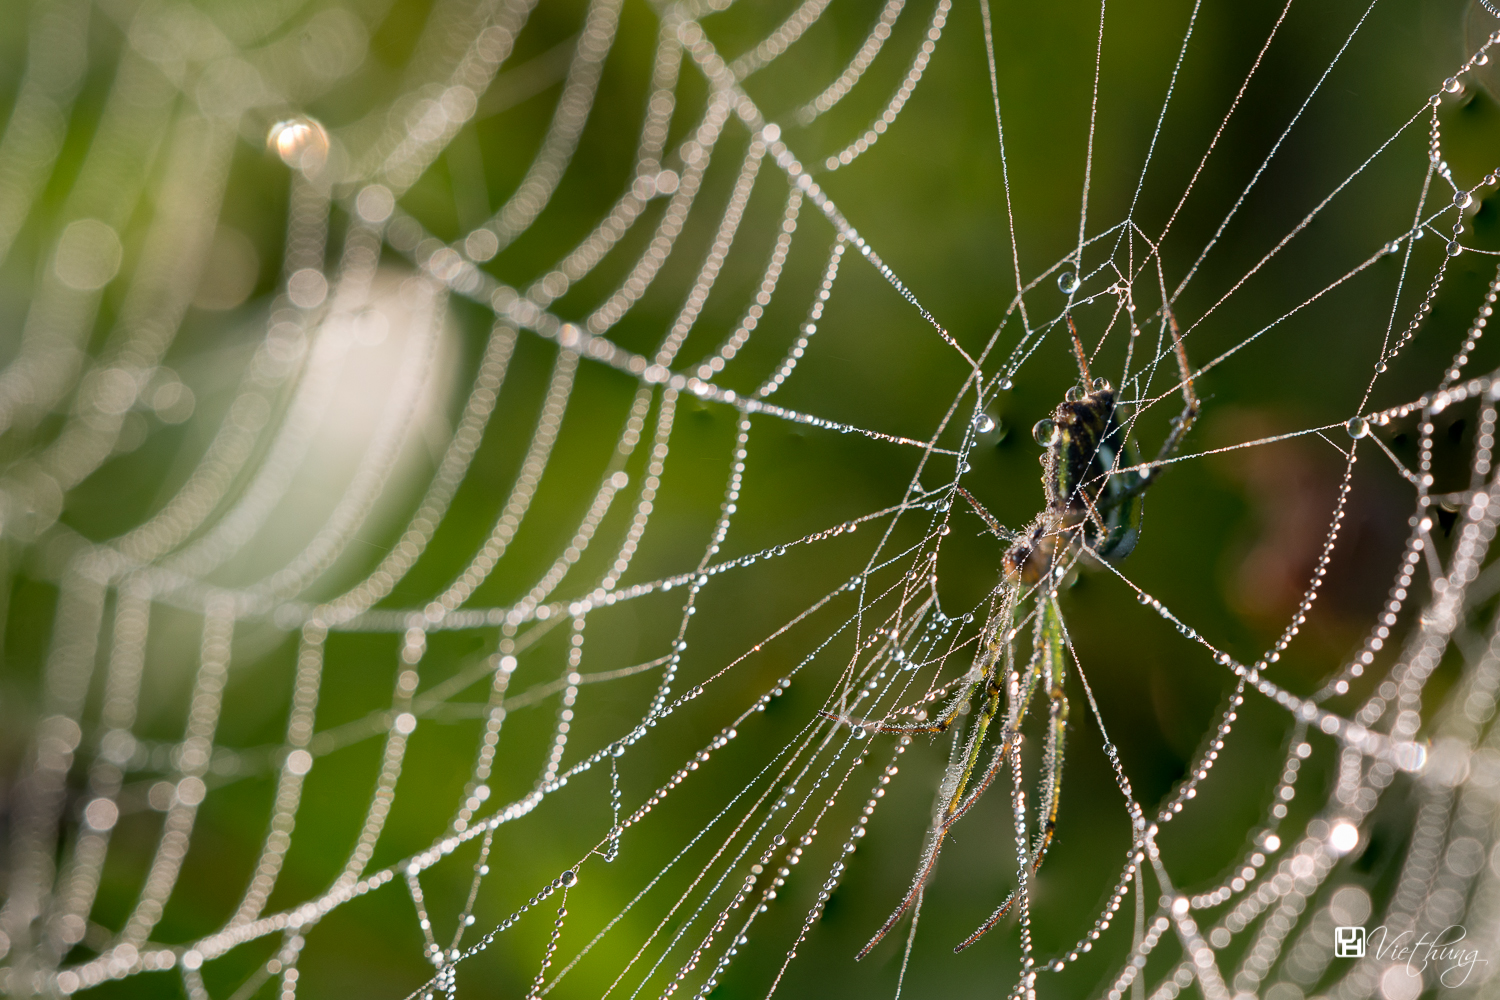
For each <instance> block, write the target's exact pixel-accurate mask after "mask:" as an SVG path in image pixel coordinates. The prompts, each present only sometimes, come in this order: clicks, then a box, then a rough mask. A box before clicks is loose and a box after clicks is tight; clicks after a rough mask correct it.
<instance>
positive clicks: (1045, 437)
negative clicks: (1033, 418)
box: [1031, 417, 1057, 447]
mask: <svg viewBox="0 0 1500 1000" xmlns="http://www.w3.org/2000/svg"><path fill="white" fill-rule="evenodd" d="M1031 436H1032V437H1034V438H1036V443H1037V444H1039V445H1041V446H1043V447H1046V446H1048V445H1050V444H1051V443H1052V439H1053V438H1054V437H1056V436H1057V424H1056V423H1054V422H1053V421H1052V420H1051V419H1050V418H1046V417H1044V418H1043V419H1041V420H1038V421H1037V422H1036V423H1035V424H1033V425H1032V428H1031Z"/></svg>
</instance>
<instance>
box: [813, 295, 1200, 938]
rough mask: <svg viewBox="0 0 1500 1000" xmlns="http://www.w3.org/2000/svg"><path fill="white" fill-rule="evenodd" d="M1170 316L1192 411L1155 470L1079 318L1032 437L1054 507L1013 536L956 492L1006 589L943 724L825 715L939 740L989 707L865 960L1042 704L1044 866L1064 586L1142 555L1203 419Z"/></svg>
mask: <svg viewBox="0 0 1500 1000" xmlns="http://www.w3.org/2000/svg"><path fill="white" fill-rule="evenodd" d="M1162 312H1163V325H1164V326H1165V327H1166V330H1167V331H1168V332H1170V334H1171V339H1172V348H1173V353H1174V354H1175V355H1176V361H1177V367H1178V371H1179V373H1180V374H1181V377H1182V381H1181V382H1180V383H1179V388H1180V389H1181V392H1182V396H1183V400H1184V406H1183V410H1182V413H1181V415H1180V416H1178V417H1177V418H1176V419H1175V420H1174V421H1173V422H1172V430H1171V431H1170V432H1169V433H1168V434H1167V438H1166V440H1165V441H1163V442H1162V445H1161V449H1160V451H1158V452H1157V456H1156V459H1155V461H1153V462H1151V463H1149V464H1148V465H1144V466H1142V465H1141V464H1140V463H1138V462H1137V460H1136V459H1135V457H1134V455H1133V454H1132V453H1131V450H1130V448H1129V446H1128V444H1127V441H1126V437H1127V435H1126V427H1125V426H1124V425H1123V424H1122V422H1121V418H1122V416H1123V414H1122V412H1121V404H1120V403H1119V402H1118V400H1117V398H1116V396H1115V392H1114V389H1113V388H1112V387H1111V386H1110V384H1109V383H1108V382H1106V381H1105V380H1104V379H1093V378H1091V377H1090V375H1089V367H1088V359H1087V356H1086V354H1085V351H1084V349H1083V344H1082V342H1081V341H1080V339H1079V336H1078V331H1077V329H1076V328H1074V326H1073V321H1072V318H1071V317H1068V318H1067V323H1068V328H1069V330H1070V331H1071V332H1072V334H1073V349H1074V352H1075V355H1076V357H1077V360H1078V372H1079V384H1078V385H1077V386H1074V387H1073V388H1071V389H1069V390H1068V392H1067V394H1066V396H1065V397H1064V399H1063V401H1062V402H1061V403H1059V404H1058V405H1057V408H1056V409H1054V410H1053V412H1052V416H1051V417H1050V418H1049V419H1046V420H1042V421H1039V422H1038V423H1037V425H1036V427H1035V429H1034V433H1035V435H1036V438H1037V442H1038V443H1039V444H1041V445H1042V446H1043V448H1044V451H1043V453H1042V455H1041V462H1042V469H1043V474H1042V487H1043V490H1044V492H1045V494H1046V505H1045V506H1044V507H1043V508H1042V511H1041V513H1039V514H1038V515H1037V517H1036V519H1035V520H1033V521H1032V522H1031V524H1030V525H1028V526H1027V527H1026V528H1025V529H1024V530H1023V531H1020V532H1015V533H1012V532H1009V531H1006V530H1005V529H1004V528H1003V527H1001V525H1000V523H999V522H998V521H996V520H995V518H994V517H993V515H991V514H990V513H989V512H988V511H986V510H985V509H984V507H982V506H981V505H980V504H979V502H978V501H977V500H975V499H974V497H973V496H971V495H970V494H969V492H968V491H967V490H965V489H964V488H963V487H962V486H959V485H957V484H956V483H955V484H954V490H955V492H956V493H958V494H959V495H960V496H962V497H963V498H964V499H966V500H967V501H968V502H969V503H970V504H971V505H972V506H973V507H974V509H975V510H976V511H977V512H978V513H979V515H980V516H981V517H982V518H983V519H984V520H985V522H986V523H987V524H988V525H989V526H990V530H991V531H992V532H993V533H994V534H995V535H996V536H997V537H1000V538H1002V539H1006V540H1008V541H1009V542H1010V546H1009V548H1008V549H1007V550H1006V552H1005V555H1004V556H1003V557H1002V559H1001V565H1002V569H1003V574H1004V579H1003V581H1002V582H1001V584H1000V586H999V587H997V588H996V591H995V595H994V605H993V606H994V611H993V612H992V613H991V615H990V617H989V620H988V621H987V622H986V623H985V626H984V629H983V631H982V632H981V633H980V636H979V644H978V650H977V652H976V655H975V658H974V665H973V666H972V667H971V668H970V670H969V671H968V673H967V674H966V675H965V676H964V678H963V680H964V684H963V686H962V687H961V689H960V690H959V691H958V693H957V694H956V695H955V697H954V698H953V699H952V700H951V701H950V702H949V704H948V705H947V707H946V708H945V709H944V710H943V712H942V713H941V715H940V716H939V717H938V718H936V719H933V720H930V721H928V720H926V719H925V713H924V715H923V716H919V717H918V718H919V719H922V720H923V721H919V722H917V723H914V724H912V723H897V722H887V721H884V720H869V719H859V718H855V717H853V716H850V715H846V714H841V713H837V712H832V711H824V712H822V713H821V714H822V715H823V716H824V717H825V718H827V719H831V720H833V721H834V722H835V723H837V724H841V725H847V726H859V727H860V728H861V729H863V730H865V731H868V732H877V733H906V734H912V733H929V734H938V733H943V732H946V731H947V730H948V729H949V728H950V727H951V726H952V725H953V724H954V723H956V722H957V721H958V720H959V719H961V718H963V717H964V716H965V715H966V714H967V713H968V710H969V706H970V703H971V701H973V700H974V699H975V698H976V697H977V698H979V699H980V702H981V704H980V708H979V711H978V713H977V714H976V716H975V718H974V720H973V723H972V726H971V728H970V731H969V736H968V739H967V741H966V742H965V743H964V745H963V749H962V750H961V752H960V754H959V757H958V759H957V761H956V763H955V766H954V769H953V770H952V771H950V774H949V777H948V778H947V779H946V780H945V782H944V787H943V789H942V791H940V793H939V802H938V806H937V809H936V811H935V814H934V816H933V823H932V828H931V831H930V833H929V836H928V840H927V846H926V848H925V849H924V851H923V855H922V861H921V863H920V864H919V866H918V868H917V873H916V876H915V878H913V880H912V885H911V889H910V890H909V891H908V892H907V894H906V897H905V898H904V899H903V900H902V901H901V904H900V905H899V906H898V907H897V908H896V910H895V912H894V913H892V914H891V915H890V918H889V919H887V920H886V922H885V924H884V925H882V926H881V928H880V929H879V930H878V931H876V932H875V936H874V937H873V938H872V939H871V940H870V943H869V944H867V945H865V947H864V950H863V951H861V952H860V953H859V956H858V957H860V958H863V957H864V956H865V955H868V954H869V953H870V951H871V950H872V949H873V948H874V947H875V946H876V945H877V944H878V943H879V942H880V940H881V939H882V938H883V937H885V935H886V934H887V933H888V932H889V931H890V930H891V928H893V927H894V926H895V925H896V922H897V921H898V920H900V919H901V916H902V914H904V913H905V912H906V911H907V910H908V909H910V907H911V905H912V903H913V902H915V901H916V900H917V899H918V898H919V897H920V896H921V894H922V890H923V888H924V886H925V885H926V884H927V880H928V879H929V878H931V876H932V872H933V869H934V868H935V867H936V865H937V859H938V853H939V851H940V850H941V848H942V843H943V840H944V838H945V837H946V836H947V833H948V830H949V829H950V828H952V826H953V824H954V823H956V822H958V820H959V819H960V818H962V817H963V815H964V814H965V813H966V812H968V811H969V808H970V807H971V806H972V805H973V804H974V803H975V801H976V800H978V798H979V797H980V796H981V795H983V794H984V792H985V790H986V789H988V788H989V786H990V785H991V784H992V783H993V782H994V780H995V778H996V776H997V775H998V774H999V773H1000V772H1001V771H1002V770H1004V769H1005V768H1006V767H1007V766H1010V767H1016V768H1019V767H1020V766H1021V765H1020V754H1019V749H1020V741H1021V726H1022V724H1023V722H1024V721H1025V719H1026V716H1027V712H1028V710H1029V709H1030V706H1031V704H1032V701H1033V700H1034V699H1035V700H1043V699H1045V700H1046V702H1047V721H1046V735H1045V737H1044V744H1043V754H1042V762H1041V787H1040V788H1039V789H1038V795H1037V802H1038V810H1037V826H1036V833H1035V834H1034V837H1033V838H1032V840H1031V846H1030V850H1029V851H1028V852H1027V854H1028V857H1027V859H1026V862H1025V867H1026V869H1027V871H1028V872H1035V871H1036V870H1037V869H1038V868H1040V867H1041V864H1042V860H1043V859H1044V858H1045V857H1046V854H1047V849H1048V847H1049V846H1051V843H1052V837H1053V833H1054V831H1055V830H1056V827H1057V816H1058V807H1059V803H1060V801H1061V794H1062V776H1063V744H1064V737H1065V736H1066V732H1067V725H1068V699H1067V695H1066V694H1065V691H1064V688H1065V681H1066V675H1067V662H1066V659H1067V646H1068V643H1067V638H1066V627H1065V626H1064V624H1063V619H1062V611H1061V609H1060V608H1059V606H1058V601H1057V585H1058V578H1059V577H1060V576H1062V575H1063V573H1062V571H1063V570H1065V569H1066V568H1067V567H1068V566H1071V565H1072V564H1073V563H1074V562H1075V561H1076V560H1075V559H1074V558H1072V557H1073V556H1075V555H1077V554H1079V553H1080V552H1082V553H1085V554H1088V555H1091V556H1094V557H1098V558H1102V559H1110V560H1115V559H1119V558H1122V557H1123V556H1125V555H1126V554H1127V553H1128V552H1129V551H1130V550H1131V549H1132V548H1133V547H1134V545H1135V534H1136V533H1135V530H1134V529H1133V528H1132V527H1131V526H1130V513H1131V508H1132V506H1133V505H1134V501H1135V498H1136V497H1137V496H1139V495H1140V494H1141V493H1143V492H1144V491H1145V490H1146V488H1147V487H1149V486H1150V485H1151V484H1152V483H1153V482H1154V481H1155V480H1156V477H1157V476H1158V475H1159V474H1160V473H1161V469H1162V468H1163V463H1164V462H1165V460H1166V459H1167V458H1169V457H1170V456H1171V455H1172V453H1173V452H1175V451H1176V450H1177V447H1178V445H1179V444H1181V442H1182V439H1183V437H1184V436H1185V435H1186V434H1187V432H1188V430H1189V428H1191V427H1192V425H1193V422H1194V420H1195V419H1196V418H1197V416H1198V397H1197V394H1196V393H1195V392H1194V390H1193V371H1192V368H1191V367H1190V366H1189V364H1188V359H1187V353H1186V352H1185V351H1184V350H1183V347H1182V337H1181V334H1180V333H1179V332H1178V329H1177V322H1176V320H1175V319H1174V318H1173V316H1172V313H1171V310H1170V308H1164V309H1163V310H1162ZM1027 601H1031V602H1034V604H1035V608H1036V610H1035V614H1034V615H1033V616H1032V619H1033V621H1034V627H1033V638H1032V648H1031V655H1030V657H1029V661H1026V662H1022V661H1021V659H1020V658H1019V657H1017V656H1016V652H1017V648H1016V646H1017V643H1016V639H1017V630H1016V629H1015V628H1013V627H1012V626H1013V622H1014V620H1015V614H1016V610H1017V608H1018V607H1019V606H1020V605H1022V604H1023V603H1024V602H1027ZM1002 702H1003V703H1004V704H1003V706H1002ZM991 723H996V725H997V728H998V730H999V731H998V733H997V734H996V737H995V738H994V739H993V740H992V741H991V744H990V745H991V746H992V747H993V756H992V757H991V759H990V763H989V765H988V766H987V767H985V768H983V769H980V768H979V757H980V751H981V748H982V747H983V746H984V745H985V743H986V737H987V734H988V733H989V729H990V725H991ZM976 772H978V778H977V781H975V783H974V785H973V786H972V787H971V786H970V779H971V778H974V777H975V775H976ZM1015 899H1016V893H1011V894H1010V895H1009V896H1007V897H1006V899H1005V901H1004V902H1002V903H1001V904H1000V906H999V907H998V908H997V909H996V910H995V912H994V913H993V914H991V915H990V917H989V919H988V920H986V921H985V922H984V923H983V924H982V925H981V926H980V927H979V929H978V930H976V931H975V932H974V933H973V934H971V935H970V936H969V937H968V938H967V939H966V940H964V941H963V942H961V943H960V944H959V945H958V947H957V948H955V949H954V950H955V951H961V950H963V949H964V948H967V947H968V946H969V945H971V944H973V943H974V942H975V941H977V940H978V939H979V938H980V937H981V936H982V935H983V934H984V933H985V932H986V931H988V930H990V929H991V928H992V927H994V926H995V925H996V924H998V923H999V922H1000V920H1002V919H1003V918H1004V917H1005V915H1006V914H1007V913H1008V912H1009V910H1010V907H1011V904H1012V903H1013V902H1014V900H1015Z"/></svg>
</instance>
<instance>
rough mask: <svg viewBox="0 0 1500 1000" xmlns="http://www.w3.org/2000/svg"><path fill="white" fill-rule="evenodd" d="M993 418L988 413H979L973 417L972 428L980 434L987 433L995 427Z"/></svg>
mask: <svg viewBox="0 0 1500 1000" xmlns="http://www.w3.org/2000/svg"><path fill="white" fill-rule="evenodd" d="M996 426H997V425H996V423H995V418H994V417H992V416H990V415H989V414H988V413H981V414H980V415H979V416H977V417H975V418H974V430H975V431H976V432H978V433H980V434H988V433H990V432H991V431H993V430H994V429H995V427H996Z"/></svg>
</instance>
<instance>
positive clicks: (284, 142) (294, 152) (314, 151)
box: [266, 118, 328, 177]
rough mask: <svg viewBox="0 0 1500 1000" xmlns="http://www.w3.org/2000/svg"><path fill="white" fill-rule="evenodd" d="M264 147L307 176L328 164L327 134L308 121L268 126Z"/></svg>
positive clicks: (294, 120)
mask: <svg viewBox="0 0 1500 1000" xmlns="http://www.w3.org/2000/svg"><path fill="white" fill-rule="evenodd" d="M266 144H267V145H268V146H270V147H271V148H272V149H274V150H276V155H277V156H280V157H281V161H282V162H283V163H285V164H286V165H287V166H289V167H291V168H292V169H293V170H300V171H302V172H303V173H304V174H307V175H308V176H309V177H310V176H312V175H313V174H316V173H318V172H319V171H320V170H322V169H323V164H325V163H327V162H328V132H327V131H326V130H325V129H324V128H323V126H322V125H320V124H319V123H318V122H316V121H314V120H313V119H311V118H290V119H287V120H285V121H279V122H277V123H276V124H275V125H272V126H271V132H270V134H269V135H267V136H266Z"/></svg>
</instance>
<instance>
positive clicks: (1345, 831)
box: [1328, 819, 1359, 854]
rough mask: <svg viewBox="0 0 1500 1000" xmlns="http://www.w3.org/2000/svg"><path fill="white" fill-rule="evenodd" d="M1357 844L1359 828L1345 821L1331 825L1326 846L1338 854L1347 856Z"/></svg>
mask: <svg viewBox="0 0 1500 1000" xmlns="http://www.w3.org/2000/svg"><path fill="white" fill-rule="evenodd" d="M1358 843H1359V827H1357V826H1355V825H1354V824H1353V823H1351V822H1349V821H1348V820H1346V819H1341V820H1339V821H1338V822H1337V823H1335V824H1333V830H1332V831H1331V832H1330V833H1329V834H1328V846H1329V847H1331V848H1333V850H1334V851H1336V852H1338V853H1339V854H1348V853H1349V852H1350V851H1352V850H1354V848H1355V846H1356V845H1357V844H1358Z"/></svg>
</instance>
